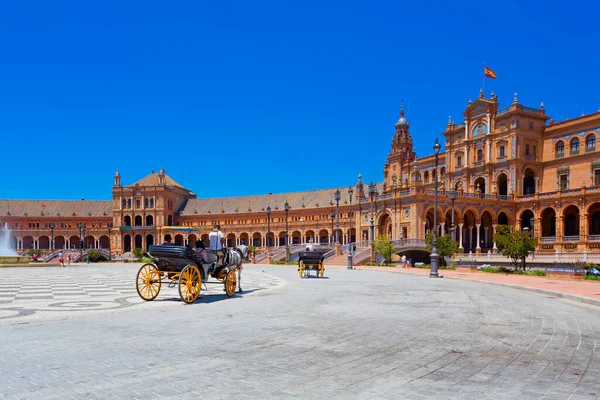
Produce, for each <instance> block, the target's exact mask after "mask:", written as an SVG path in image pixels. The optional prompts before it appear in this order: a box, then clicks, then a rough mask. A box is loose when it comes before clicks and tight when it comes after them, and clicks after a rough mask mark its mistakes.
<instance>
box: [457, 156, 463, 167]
mask: <svg viewBox="0 0 600 400" xmlns="http://www.w3.org/2000/svg"><path fill="white" fill-rule="evenodd" d="M456 166H457V167H458V168H462V166H463V165H462V156H458V157H456Z"/></svg>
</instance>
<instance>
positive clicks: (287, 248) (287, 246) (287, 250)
mask: <svg viewBox="0 0 600 400" xmlns="http://www.w3.org/2000/svg"><path fill="white" fill-rule="evenodd" d="M283 209H284V210H285V262H289V261H290V240H289V239H290V237H289V231H288V212H289V211H290V205H289V204H288V202H287V201H286V202H285V204H284V205H283Z"/></svg>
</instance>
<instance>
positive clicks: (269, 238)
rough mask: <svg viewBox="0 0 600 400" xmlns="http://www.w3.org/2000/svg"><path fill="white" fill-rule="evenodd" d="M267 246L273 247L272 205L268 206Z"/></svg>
mask: <svg viewBox="0 0 600 400" xmlns="http://www.w3.org/2000/svg"><path fill="white" fill-rule="evenodd" d="M267 247H271V206H267Z"/></svg>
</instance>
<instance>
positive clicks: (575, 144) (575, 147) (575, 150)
mask: <svg viewBox="0 0 600 400" xmlns="http://www.w3.org/2000/svg"><path fill="white" fill-rule="evenodd" d="M576 154H579V139H578V138H575V139H573V140H571V155H576Z"/></svg>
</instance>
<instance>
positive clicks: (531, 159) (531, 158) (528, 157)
mask: <svg viewBox="0 0 600 400" xmlns="http://www.w3.org/2000/svg"><path fill="white" fill-rule="evenodd" d="M525 159H526V160H527V161H537V160H538V158H537V156H525Z"/></svg>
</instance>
